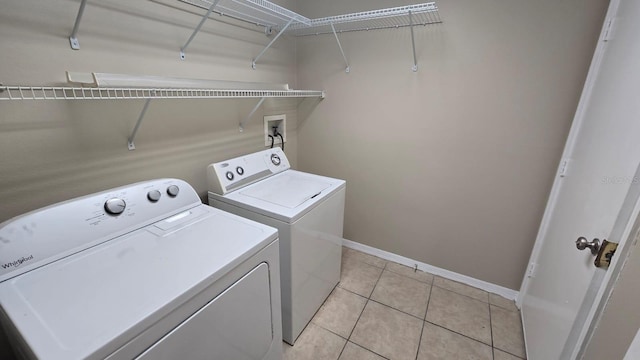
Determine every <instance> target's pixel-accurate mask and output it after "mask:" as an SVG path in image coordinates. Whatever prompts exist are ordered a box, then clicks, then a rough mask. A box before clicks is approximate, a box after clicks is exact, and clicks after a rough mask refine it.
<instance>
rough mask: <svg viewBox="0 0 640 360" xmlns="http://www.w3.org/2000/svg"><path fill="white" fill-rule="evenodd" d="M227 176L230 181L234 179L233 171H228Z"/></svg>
mask: <svg viewBox="0 0 640 360" xmlns="http://www.w3.org/2000/svg"><path fill="white" fill-rule="evenodd" d="M225 176H226V177H227V180H229V181H231V180H233V173H232V172H231V171H227V173H226V174H225Z"/></svg>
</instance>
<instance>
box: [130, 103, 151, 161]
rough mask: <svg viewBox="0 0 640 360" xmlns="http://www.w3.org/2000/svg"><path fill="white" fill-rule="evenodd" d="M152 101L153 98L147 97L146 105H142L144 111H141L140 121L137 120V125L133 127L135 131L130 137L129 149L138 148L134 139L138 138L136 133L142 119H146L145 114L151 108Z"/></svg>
mask: <svg viewBox="0 0 640 360" xmlns="http://www.w3.org/2000/svg"><path fill="white" fill-rule="evenodd" d="M150 102H151V99H147V100H146V101H145V102H144V106H143V107H142V112H140V116H139V117H138V121H137V122H136V126H135V127H134V128H133V131H132V132H131V136H129V139H128V147H129V150H135V149H136V145H135V144H134V143H133V140H134V139H135V138H136V134H137V133H138V129H140V124H142V119H144V115H145V113H146V112H147V109H148V108H149V103H150Z"/></svg>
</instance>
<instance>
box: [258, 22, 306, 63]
mask: <svg viewBox="0 0 640 360" xmlns="http://www.w3.org/2000/svg"><path fill="white" fill-rule="evenodd" d="M293 20H295V19H294V18H291V19H290V20H289V22H287V24H286V25H285V26H284V27H283V28H282V30H280V32H279V33H278V34H277V35H276V36H275V37H274V38H273V39H271V41H270V42H269V44H268V45H267V47H265V48H264V49H262V51H261V52H260V54H258V56H256V57H255V59H253V61H252V62H251V67H252V68H253V70H255V69H256V62H257V61H258V59H260V57H261V56H262V55H263V54H264V53H265V51H267V49H269V48H270V47H271V45H273V43H274V42H276V40H278V38H279V37H280V36H281V35H282V34H283V33H284V32H285V31H286V30H287V28H288V27H289V25H291V23H292V22H293Z"/></svg>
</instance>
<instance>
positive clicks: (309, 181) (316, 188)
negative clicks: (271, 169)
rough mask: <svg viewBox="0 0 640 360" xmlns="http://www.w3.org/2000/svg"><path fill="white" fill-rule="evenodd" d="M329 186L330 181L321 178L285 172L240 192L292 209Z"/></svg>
mask: <svg viewBox="0 0 640 360" xmlns="http://www.w3.org/2000/svg"><path fill="white" fill-rule="evenodd" d="M331 186H332V184H331V182H329V181H328V180H326V179H323V178H309V177H302V176H299V175H298V174H296V173H294V172H286V173H284V174H282V175H281V176H279V177H277V178H274V179H272V180H271V181H262V182H261V183H258V184H256V186H253V187H250V188H248V189H245V190H241V191H240V193H241V194H243V195H245V196H249V197H252V198H256V199H260V200H264V201H267V202H270V203H272V204H275V205H280V206H284V207H286V208H289V209H293V208H296V207H298V206H300V205H302V204H303V203H304V202H305V201H307V200H310V199H312V198H313V197H315V196H317V195H319V194H320V193H322V191H323V190H325V189H328V188H330V187H331Z"/></svg>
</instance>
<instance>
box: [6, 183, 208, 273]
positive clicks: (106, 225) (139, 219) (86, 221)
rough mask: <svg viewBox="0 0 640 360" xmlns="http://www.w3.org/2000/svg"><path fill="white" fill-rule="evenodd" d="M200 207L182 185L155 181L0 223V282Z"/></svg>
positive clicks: (93, 195) (194, 194)
mask: <svg viewBox="0 0 640 360" xmlns="http://www.w3.org/2000/svg"><path fill="white" fill-rule="evenodd" d="M201 204H202V202H201V201H200V197H199V196H198V194H197V193H196V192H195V190H194V189H193V188H192V187H191V185H189V184H188V183H186V182H185V181H182V180H178V179H157V180H151V181H145V182H140V183H136V184H132V185H127V186H123V187H119V188H115V189H111V190H106V191H102V192H99V193H96V194H92V195H87V196H83V197H79V198H75V199H72V200H68V201H65V202H61V203H58V204H54V205H51V206H48V207H45V208H42V209H38V210H35V211H32V212H30V213H27V214H24V215H22V216H19V217H16V218H14V219H11V220H9V221H7V222H5V223H2V224H0V282H2V281H4V280H6V279H9V278H12V277H14V276H17V275H19V274H22V273H25V272H27V271H29V270H31V269H34V268H36V267H39V266H42V265H45V264H48V263H51V262H53V261H55V260H57V259H60V258H63V257H65V256H68V255H70V254H73V253H76V252H79V251H82V250H84V249H88V248H89V247H92V246H95V245H97V244H100V243H103V242H106V241H109V240H111V239H114V238H116V237H118V236H120V235H122V234H126V233H128V232H131V231H133V230H136V229H139V228H142V227H144V226H146V225H149V224H152V223H155V222H157V221H160V220H162V219H165V218H168V217H171V216H174V215H176V214H180V213H182V212H184V211H186V210H188V209H191V208H193V207H195V206H198V205H201Z"/></svg>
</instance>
